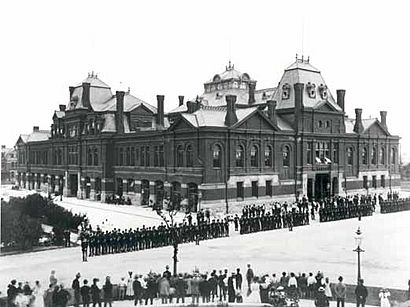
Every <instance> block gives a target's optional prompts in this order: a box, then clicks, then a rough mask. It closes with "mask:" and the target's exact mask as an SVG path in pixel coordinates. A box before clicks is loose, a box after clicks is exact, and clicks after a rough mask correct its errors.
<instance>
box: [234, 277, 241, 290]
mask: <svg viewBox="0 0 410 307" xmlns="http://www.w3.org/2000/svg"><path fill="white" fill-rule="evenodd" d="M235 280H236V289H239V290H240V289H241V288H242V274H241V273H236V275H235Z"/></svg>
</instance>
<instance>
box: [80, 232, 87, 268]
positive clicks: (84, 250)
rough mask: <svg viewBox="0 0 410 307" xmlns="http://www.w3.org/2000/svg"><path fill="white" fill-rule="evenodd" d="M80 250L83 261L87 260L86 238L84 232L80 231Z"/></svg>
mask: <svg viewBox="0 0 410 307" xmlns="http://www.w3.org/2000/svg"><path fill="white" fill-rule="evenodd" d="M81 252H82V255H83V262H87V252H88V238H87V234H86V233H81Z"/></svg>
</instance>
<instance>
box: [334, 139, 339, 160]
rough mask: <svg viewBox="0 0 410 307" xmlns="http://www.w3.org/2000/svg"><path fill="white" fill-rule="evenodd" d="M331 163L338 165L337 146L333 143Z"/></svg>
mask: <svg viewBox="0 0 410 307" xmlns="http://www.w3.org/2000/svg"><path fill="white" fill-rule="evenodd" d="M333 162H334V163H339V144H338V143H333Z"/></svg>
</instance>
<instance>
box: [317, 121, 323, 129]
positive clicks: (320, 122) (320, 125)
mask: <svg viewBox="0 0 410 307" xmlns="http://www.w3.org/2000/svg"><path fill="white" fill-rule="evenodd" d="M317 126H318V127H319V128H322V126H323V123H322V121H321V120H319V121H318V123H317Z"/></svg>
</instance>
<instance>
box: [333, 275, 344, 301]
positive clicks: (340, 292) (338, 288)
mask: <svg viewBox="0 0 410 307" xmlns="http://www.w3.org/2000/svg"><path fill="white" fill-rule="evenodd" d="M338 280H339V282H338V283H337V284H336V285H335V287H334V289H335V295H336V304H337V307H345V299H346V285H345V284H344V283H343V277H342V276H339V278H338Z"/></svg>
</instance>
